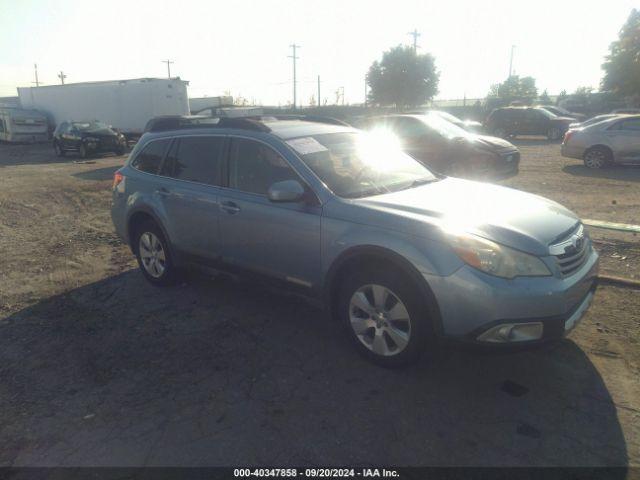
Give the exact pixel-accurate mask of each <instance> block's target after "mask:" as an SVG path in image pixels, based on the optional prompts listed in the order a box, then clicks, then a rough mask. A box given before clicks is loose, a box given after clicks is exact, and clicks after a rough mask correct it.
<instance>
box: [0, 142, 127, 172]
mask: <svg viewBox="0 0 640 480" xmlns="http://www.w3.org/2000/svg"><path fill="white" fill-rule="evenodd" d="M126 155H128V152H127V153H125V154H124V158H126ZM114 156H117V155H115V154H114V153H104V154H96V155H92V156H90V157H88V158H86V159H83V158H81V157H80V155H78V154H75V153H66V154H65V156H64V157H57V156H56V155H55V153H54V151H53V147H52V146H51V144H50V143H37V144H14V143H6V142H5V143H0V168H1V167H13V166H19V165H41V164H56V163H73V162H75V163H91V162H95V161H96V160H100V159H102V158H108V157H114Z"/></svg>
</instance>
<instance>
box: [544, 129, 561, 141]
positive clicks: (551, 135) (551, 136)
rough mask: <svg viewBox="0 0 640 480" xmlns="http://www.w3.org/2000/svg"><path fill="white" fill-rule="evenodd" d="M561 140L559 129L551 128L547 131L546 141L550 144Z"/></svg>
mask: <svg viewBox="0 0 640 480" xmlns="http://www.w3.org/2000/svg"><path fill="white" fill-rule="evenodd" d="M561 138H562V130H561V129H560V127H551V128H549V130H547V139H548V140H550V141H552V142H557V141H558V140H560V139H561Z"/></svg>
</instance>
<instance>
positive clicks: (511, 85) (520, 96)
mask: <svg viewBox="0 0 640 480" xmlns="http://www.w3.org/2000/svg"><path fill="white" fill-rule="evenodd" d="M488 96H489V98H501V99H505V100H533V99H535V98H536V97H537V96H538V89H537V88H536V80H535V78H533V77H522V78H520V77H519V76H518V75H511V76H510V77H509V78H507V79H506V80H505V81H504V82H502V83H495V84H493V85H491V88H490V89H489V95H488Z"/></svg>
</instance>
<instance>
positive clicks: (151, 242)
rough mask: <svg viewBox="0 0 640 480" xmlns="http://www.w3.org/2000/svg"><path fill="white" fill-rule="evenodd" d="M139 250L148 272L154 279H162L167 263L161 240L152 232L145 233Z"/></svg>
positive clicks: (141, 238)
mask: <svg viewBox="0 0 640 480" xmlns="http://www.w3.org/2000/svg"><path fill="white" fill-rule="evenodd" d="M138 248H139V251H140V259H141V260H142V265H143V266H144V269H145V270H146V272H147V273H148V274H149V275H151V276H152V277H153V278H160V277H161V276H162V274H163V273H164V270H165V267H166V261H167V260H166V255H165V252H164V248H163V246H162V242H161V241H160V239H159V238H158V237H157V236H156V235H154V234H153V233H151V232H145V233H143V234H142V235H140V242H139V245H138Z"/></svg>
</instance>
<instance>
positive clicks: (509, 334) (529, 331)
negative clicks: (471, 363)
mask: <svg viewBox="0 0 640 480" xmlns="http://www.w3.org/2000/svg"><path fill="white" fill-rule="evenodd" d="M543 331H544V325H543V324H542V322H531V323H502V324H500V325H496V326H495V327H493V328H490V329H489V330H487V331H486V332H484V333H483V334H482V335H480V336H479V337H478V338H477V340H478V341H479V342H493V343H509V342H528V341H531V340H538V339H540V338H542V332H543Z"/></svg>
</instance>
